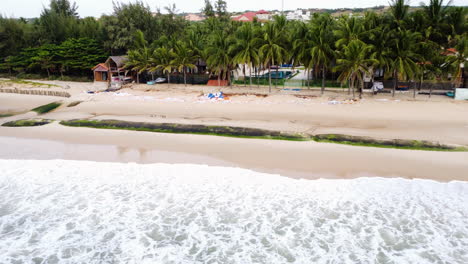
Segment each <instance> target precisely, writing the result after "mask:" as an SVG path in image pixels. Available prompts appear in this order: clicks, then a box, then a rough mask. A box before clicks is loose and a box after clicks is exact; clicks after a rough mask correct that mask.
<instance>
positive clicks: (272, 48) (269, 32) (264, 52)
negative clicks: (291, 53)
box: [260, 22, 286, 93]
mask: <svg viewBox="0 0 468 264" xmlns="http://www.w3.org/2000/svg"><path fill="white" fill-rule="evenodd" d="M282 37H283V36H281V32H280V31H278V27H277V26H276V24H275V23H274V22H268V23H266V24H265V26H264V31H263V40H262V45H261V47H260V54H261V56H262V59H263V63H264V64H265V65H266V66H267V67H268V84H269V92H270V93H271V66H272V65H275V64H279V63H281V61H282V60H283V59H284V58H285V57H286V50H285V49H284V48H283V46H282V45H281V44H282V40H281V38H282Z"/></svg>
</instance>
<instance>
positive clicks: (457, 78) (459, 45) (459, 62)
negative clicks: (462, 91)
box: [447, 33, 468, 87]
mask: <svg viewBox="0 0 468 264" xmlns="http://www.w3.org/2000/svg"><path fill="white" fill-rule="evenodd" d="M454 42H455V46H454V48H455V50H456V52H455V54H453V55H450V56H447V62H448V63H449V64H450V66H451V68H453V69H454V70H453V73H454V74H453V75H454V78H453V80H454V83H455V86H458V87H461V84H464V83H462V81H461V80H462V78H464V76H463V75H464V72H463V70H464V67H463V66H466V65H468V63H467V61H468V34H466V33H465V34H463V35H458V36H456V37H455V39H454Z"/></svg>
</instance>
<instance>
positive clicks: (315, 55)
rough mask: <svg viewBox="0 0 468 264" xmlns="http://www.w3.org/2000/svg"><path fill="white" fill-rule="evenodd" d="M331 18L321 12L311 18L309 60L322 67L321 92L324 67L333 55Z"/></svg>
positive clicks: (323, 80) (325, 67)
mask: <svg viewBox="0 0 468 264" xmlns="http://www.w3.org/2000/svg"><path fill="white" fill-rule="evenodd" d="M332 23H333V20H332V18H331V16H330V15H329V14H322V15H320V16H319V17H318V18H316V19H314V20H313V24H312V25H313V33H312V42H313V45H314V46H313V47H312V49H311V51H310V55H311V62H312V63H314V64H315V65H318V66H320V67H321V68H322V88H321V91H320V92H321V94H323V93H324V91H325V78H326V69H327V68H328V67H329V65H330V63H331V61H332V59H333V57H334V50H333V48H332V45H333V44H332V43H333V34H332V30H331V26H332Z"/></svg>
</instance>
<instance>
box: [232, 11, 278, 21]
mask: <svg viewBox="0 0 468 264" xmlns="http://www.w3.org/2000/svg"><path fill="white" fill-rule="evenodd" d="M270 18H271V15H270V13H269V12H267V11H265V10H260V11H257V12H246V13H244V14H242V15H239V16H236V17H233V18H232V20H234V21H241V22H253V21H254V20H255V19H257V20H258V21H268V20H270Z"/></svg>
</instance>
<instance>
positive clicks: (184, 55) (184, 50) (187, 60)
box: [172, 41, 197, 86]
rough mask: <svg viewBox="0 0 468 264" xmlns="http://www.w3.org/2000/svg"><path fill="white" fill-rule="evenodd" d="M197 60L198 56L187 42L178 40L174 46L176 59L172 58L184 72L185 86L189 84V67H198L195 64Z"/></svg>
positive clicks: (179, 69) (174, 63)
mask: <svg viewBox="0 0 468 264" xmlns="http://www.w3.org/2000/svg"><path fill="white" fill-rule="evenodd" d="M196 60H197V57H196V56H195V55H194V52H193V51H192V50H191V49H189V48H188V47H187V44H186V43H184V42H182V41H178V42H177V44H176V45H175V47H174V59H173V60H172V64H173V65H174V66H176V69H177V70H178V71H179V72H181V71H182V72H183V74H184V85H185V86H187V69H194V68H196V66H195V64H194V62H195V61H196Z"/></svg>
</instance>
